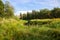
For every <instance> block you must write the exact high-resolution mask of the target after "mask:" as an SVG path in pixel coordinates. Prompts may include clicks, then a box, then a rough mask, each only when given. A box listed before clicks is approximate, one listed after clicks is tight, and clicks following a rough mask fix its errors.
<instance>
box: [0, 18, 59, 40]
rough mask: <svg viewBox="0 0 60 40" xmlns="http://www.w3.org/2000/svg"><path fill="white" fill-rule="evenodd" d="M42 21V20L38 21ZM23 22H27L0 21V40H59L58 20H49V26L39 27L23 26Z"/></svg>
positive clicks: (15, 20)
mask: <svg viewBox="0 0 60 40" xmlns="http://www.w3.org/2000/svg"><path fill="white" fill-rule="evenodd" d="M42 20H44V19H41V20H40V21H42ZM49 20H50V19H49ZM44 21H45V20H44ZM44 21H42V22H44ZM47 21H48V20H47V19H46V22H47ZM25 22H27V21H25V20H19V19H18V20H17V19H11V18H10V19H5V18H3V19H1V21H0V40H60V19H51V23H50V24H45V25H44V24H43V25H40V26H39V25H32V26H31V25H30V26H25V25H24V23H25Z"/></svg>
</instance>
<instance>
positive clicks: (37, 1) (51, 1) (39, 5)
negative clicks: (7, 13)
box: [3, 0, 60, 14]
mask: <svg viewBox="0 0 60 40" xmlns="http://www.w3.org/2000/svg"><path fill="white" fill-rule="evenodd" d="M3 1H6V0H3ZM8 1H9V2H10V3H11V4H12V5H13V6H14V8H15V13H16V14H18V13H19V12H20V11H22V12H23V11H24V12H25V11H31V10H40V9H44V8H48V9H52V8H54V7H60V0H8Z"/></svg>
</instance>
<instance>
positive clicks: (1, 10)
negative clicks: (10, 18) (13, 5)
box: [0, 0, 4, 17]
mask: <svg viewBox="0 0 60 40" xmlns="http://www.w3.org/2000/svg"><path fill="white" fill-rule="evenodd" d="M3 14H4V3H3V2H2V0H0V17H3Z"/></svg>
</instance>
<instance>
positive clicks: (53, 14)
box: [20, 7, 60, 20]
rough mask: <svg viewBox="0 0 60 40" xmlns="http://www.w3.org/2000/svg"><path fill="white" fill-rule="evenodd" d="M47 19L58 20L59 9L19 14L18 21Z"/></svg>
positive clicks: (59, 16)
mask: <svg viewBox="0 0 60 40" xmlns="http://www.w3.org/2000/svg"><path fill="white" fill-rule="evenodd" d="M47 18H50V19H51V18H60V8H58V7H57V8H53V9H51V10H49V9H41V10H40V11H35V10H32V12H27V13H26V14H22V13H20V19H23V20H30V19H47Z"/></svg>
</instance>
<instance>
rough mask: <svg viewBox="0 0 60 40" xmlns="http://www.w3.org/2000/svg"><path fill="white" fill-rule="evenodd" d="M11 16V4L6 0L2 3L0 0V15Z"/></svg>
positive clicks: (12, 9) (12, 14)
mask: <svg viewBox="0 0 60 40" xmlns="http://www.w3.org/2000/svg"><path fill="white" fill-rule="evenodd" d="M12 16H14V8H13V6H12V5H11V4H10V3H9V2H8V1H6V2H5V3H3V1H2V0H0V17H6V18H9V17H12Z"/></svg>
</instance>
